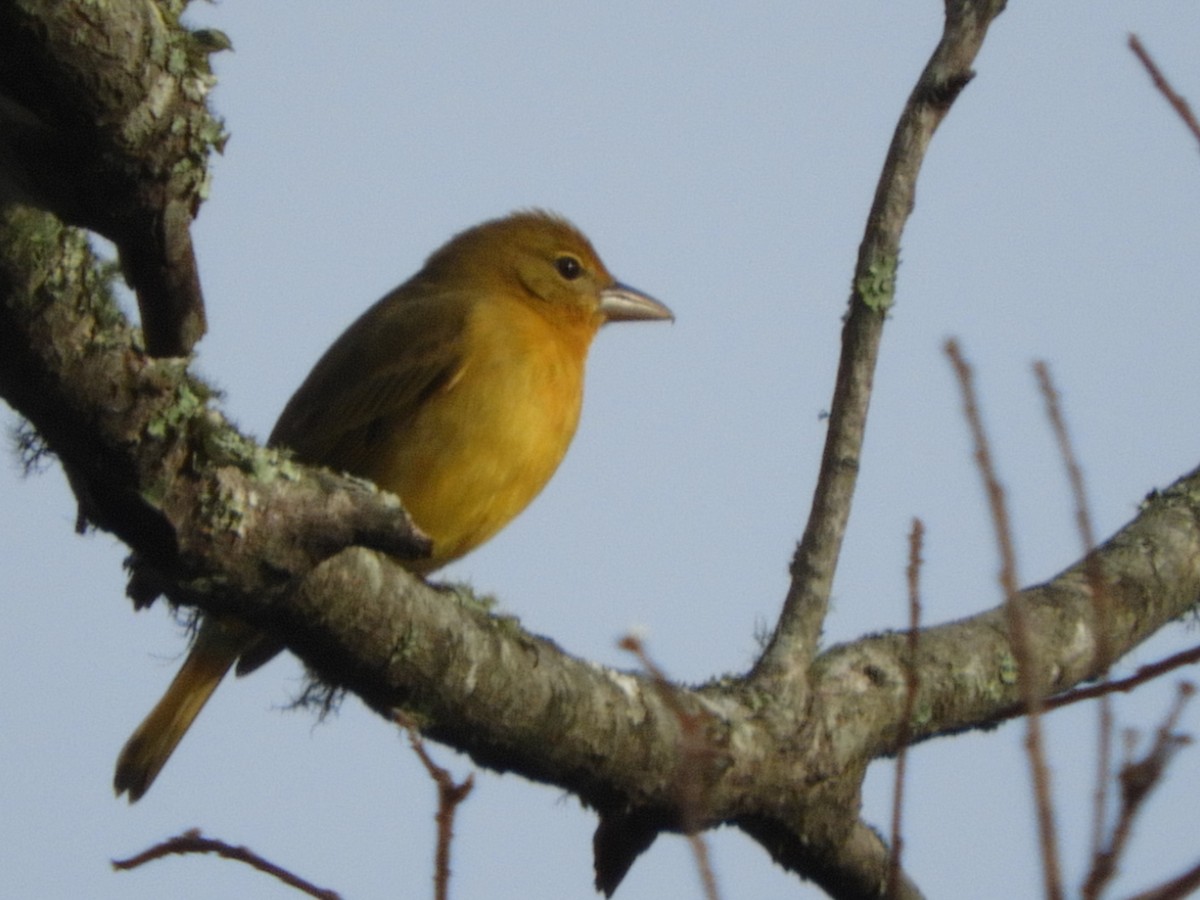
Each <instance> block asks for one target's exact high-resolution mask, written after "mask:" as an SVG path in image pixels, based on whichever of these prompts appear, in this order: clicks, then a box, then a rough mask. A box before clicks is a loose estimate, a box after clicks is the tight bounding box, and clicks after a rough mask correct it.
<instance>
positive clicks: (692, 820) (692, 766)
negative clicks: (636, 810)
mask: <svg viewBox="0 0 1200 900" xmlns="http://www.w3.org/2000/svg"><path fill="white" fill-rule="evenodd" d="M619 646H620V648H621V649H622V650H625V651H627V652H629V653H632V654H633V655H634V656H636V657H637V659H638V661H639V662H640V663H641V664H642V668H644V669H645V670H646V672H647V673H648V674H649V675H650V677H651V678H652V679H653V681H654V685H655V687H656V688H657V689H658V691H659V694H660V695H661V696H662V698H663V702H664V703H666V705H667V708H668V709H670V710H671V712H672V713H673V714H674V716H675V718H676V720H677V721H678V722H679V769H678V775H677V777H676V787H677V789H678V791H679V801H680V802H679V805H680V809H681V813H682V819H683V830H684V834H685V835H686V836H687V839H688V843H689V844H691V847H692V854H693V855H694V856H695V857H696V869H697V870H698V871H699V873H700V881H701V883H702V884H703V885H704V896H705V897H706V898H707V900H720V896H721V892H720V890H719V889H718V887H717V876H716V873H715V872H714V871H713V868H712V862H711V860H710V859H709V855H708V844H707V842H705V840H704V836H703V835H702V834H701V833H700V828H702V827H703V811H704V790H705V778H704V772H705V771H707V770H708V768H709V766H710V764H711V761H712V756H713V747H712V744H711V742H710V741H709V740H708V738H707V737H706V736H705V734H704V722H703V720H702V718H701V717H700V716H698V715H695V714H693V713H689V712H688V711H687V710H686V709H684V708H683V706H682V704H680V702H679V699H678V698H677V697H676V696H675V689H674V686H673V685H672V684H671V682H670V681H668V680H667V677H666V674H665V673H664V672H663V670H662V669H660V668H659V667H658V665H657V664H656V663H655V662H654V660H652V659H651V658H650V654H648V653H647V652H646V647H645V645H644V644H643V643H642V641H641V639H640V638H638V637H636V636H634V635H626V636H625V637H623V638H622V639H621V640H620V642H619Z"/></svg>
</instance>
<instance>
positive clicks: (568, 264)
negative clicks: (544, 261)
mask: <svg viewBox="0 0 1200 900" xmlns="http://www.w3.org/2000/svg"><path fill="white" fill-rule="evenodd" d="M554 268H556V269H557V270H558V274H559V275H561V276H562V277H563V278H565V279H567V281H574V280H575V279H576V278H578V277H579V276H580V275H582V274H583V263H581V262H580V261H579V260H578V259H576V258H575V257H574V256H568V255H563V256H560V257H559V258H558V259H556V260H555V261H554Z"/></svg>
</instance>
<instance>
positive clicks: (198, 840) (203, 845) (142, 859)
mask: <svg viewBox="0 0 1200 900" xmlns="http://www.w3.org/2000/svg"><path fill="white" fill-rule="evenodd" d="M187 853H215V854H217V855H218V856H223V857H225V858H226V859H234V860H237V861H238V862H244V863H245V864H246V865H248V866H251V867H253V868H255V869H258V871H260V872H265V873H267V874H268V875H272V876H274V877H275V878H278V879H279V880H280V881H282V882H283V883H284V884H286V885H289V886H290V887H294V888H295V889H296V890H298V891H302V892H303V893H305V894H308V895H309V896H310V897H318V898H320V900H341V895H340V894H338V893H337V892H335V891H331V890H328V889H326V888H319V887H317V886H316V885H315V884H312V883H311V882H308V881H305V880H304V879H303V878H301V877H300V876H299V875H294V874H292V873H291V872H289V871H288V870H287V869H284V868H281V867H280V866H277V865H275V864H274V863H273V862H269V861H268V860H265V859H263V858H262V857H261V856H259V855H258V854H257V853H255V852H254V851H253V850H250V849H249V848H247V847H234V846H233V845H232V844H226V843H225V842H224V841H217V840H213V839H212V838H206V837H202V836H201V834H200V830H199V829H198V828H192V829H189V830H188V831H185V832H184V833H183V834H181V835H178V836H176V837H173V838H168V839H167V840H165V841H163V842H162V843H160V844H155V845H154V846H153V847H151V848H150V849H148V850H143V851H142V852H141V853H139V854H137V855H136V856H131V857H129V858H128V859H114V860H113V861H112V867H113V868H114V869H115V870H117V871H118V872H124V871H128V870H129V869H136V868H137V867H138V866H141V865H144V864H145V863H148V862H150V861H151V860H154V859H160V858H161V857H164V856H169V855H171V854H187Z"/></svg>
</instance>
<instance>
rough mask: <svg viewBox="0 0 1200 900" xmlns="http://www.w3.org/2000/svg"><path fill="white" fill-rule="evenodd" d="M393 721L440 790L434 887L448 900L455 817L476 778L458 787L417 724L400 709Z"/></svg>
mask: <svg viewBox="0 0 1200 900" xmlns="http://www.w3.org/2000/svg"><path fill="white" fill-rule="evenodd" d="M392 718H393V720H394V721H395V722H396V724H397V725H399V726H400V727H401V728H403V729H404V730H405V731H406V732H408V742H409V743H410V744H412V748H413V752H415V753H416V754H417V757H418V758H419V759H420V760H421V763H422V765H424V766H425V771H426V772H428V773H429V777H430V778H432V779H433V782H434V784H436V785H437V789H438V811H437V816H436V817H435V820H436V821H437V827H438V839H437V851H436V852H435V855H434V866H433V887H434V897H435V898H436V900H447V898H448V897H449V896H450V847H451V845H452V844H453V842H454V815H455V813H457V812H458V807H459V804H460V803H462V802H463V801H464V800H466V799H467V795H468V794H470V793H471V788H473V787H474V786H475V776H474V775H467V777H466V779H464V780H463V782H462V784H456V783H455V781H454V779H453V778H451V777H450V773H449V772H448V771H446V770H445V769H443V768H442V767H441V766H439V765H438V764H437V763H435V762H434V761H433V757H431V756H430V755H429V753H428V752H427V751H426V750H425V742H424V741H423V740H422V739H421V732H420V731H419V730H418V729H417V726H416V723H415V722H413V721H412V719H410V718H409V717H408V716H407V715H405V714H404V713H403V712H401V711H400V710H395V711H393V713H392Z"/></svg>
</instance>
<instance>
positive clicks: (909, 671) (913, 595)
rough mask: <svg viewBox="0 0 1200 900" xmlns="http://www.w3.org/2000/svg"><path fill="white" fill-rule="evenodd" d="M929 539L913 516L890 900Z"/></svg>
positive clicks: (899, 845) (892, 899) (896, 874)
mask: <svg viewBox="0 0 1200 900" xmlns="http://www.w3.org/2000/svg"><path fill="white" fill-rule="evenodd" d="M924 538H925V525H924V524H923V523H922V522H921V520H920V519H913V523H912V531H910V532H909V535H908V567H907V569H906V570H905V574H906V576H907V580H908V659H907V660H906V665H905V670H904V677H905V681H906V682H907V689H906V690H905V694H904V714H903V715H902V716H901V717H900V728H899V731H898V733H897V735H896V786H895V789H894V791H893V793H892V853H891V858H890V860H889V864H888V889H887V896H888V898H889V900H898V898H899V896H900V890H901V881H900V860H901V856H902V855H903V853H904V834H903V832H902V830H901V828H900V819H901V812H902V810H903V809H904V777H905V774H906V770H907V764H908V737H909V730H910V729H909V723H910V722H911V721H912V714H913V709H914V708H915V707H916V704H917V691H918V690H919V689H920V684H921V681H920V677H921V676H920V673H919V672H918V671H917V666H916V660H917V641H918V635H919V634H920V627H921V564H922V562H923V560H922V559H921V547H922V545H923V542H924Z"/></svg>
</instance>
